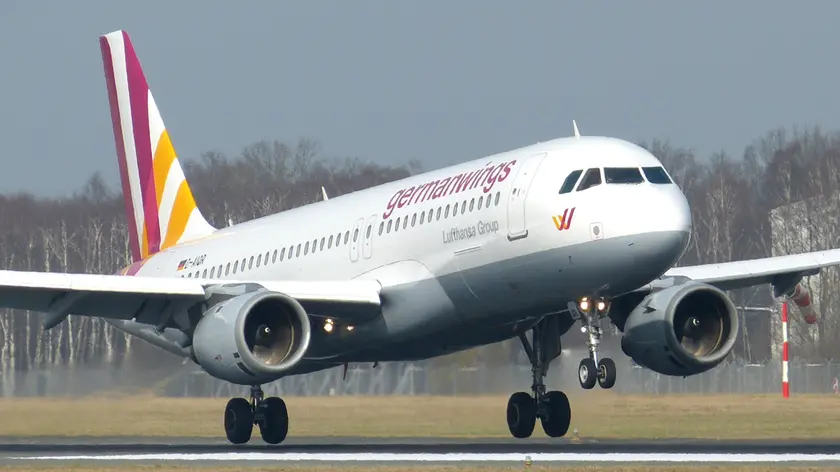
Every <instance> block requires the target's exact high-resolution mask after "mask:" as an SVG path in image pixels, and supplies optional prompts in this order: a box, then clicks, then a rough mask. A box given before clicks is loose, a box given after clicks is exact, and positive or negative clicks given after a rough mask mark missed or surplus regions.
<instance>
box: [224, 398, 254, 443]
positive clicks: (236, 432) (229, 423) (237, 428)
mask: <svg viewBox="0 0 840 472" xmlns="http://www.w3.org/2000/svg"><path fill="white" fill-rule="evenodd" d="M253 429H254V413H253V412H252V411H251V404H250V403H248V400H246V399H244V398H231V399H230V400H229V401H228V403H227V406H225V434H226V435H227V439H228V441H230V442H231V443H233V444H245V443H247V442H248V441H249V440H250V439H251V432H252V431H253Z"/></svg>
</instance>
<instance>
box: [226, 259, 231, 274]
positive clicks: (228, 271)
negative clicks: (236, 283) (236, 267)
mask: <svg viewBox="0 0 840 472" xmlns="http://www.w3.org/2000/svg"><path fill="white" fill-rule="evenodd" d="M228 274H230V262H228V263H227V265H226V266H225V275H228Z"/></svg>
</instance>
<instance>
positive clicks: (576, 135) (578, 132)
mask: <svg viewBox="0 0 840 472" xmlns="http://www.w3.org/2000/svg"><path fill="white" fill-rule="evenodd" d="M572 127H573V128H574V129H575V137H576V138H578V139H580V131H578V127H577V123H576V122H575V120H572Z"/></svg>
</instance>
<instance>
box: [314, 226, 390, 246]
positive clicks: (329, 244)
mask: <svg viewBox="0 0 840 472" xmlns="http://www.w3.org/2000/svg"><path fill="white" fill-rule="evenodd" d="M379 234H382V226H381V225H380V226H379ZM332 243H333V236H332V235H330V241H329V242H328V243H327V247H332Z"/></svg>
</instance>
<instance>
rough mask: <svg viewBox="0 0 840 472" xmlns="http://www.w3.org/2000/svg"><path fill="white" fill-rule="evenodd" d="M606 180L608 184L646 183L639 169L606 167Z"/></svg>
mask: <svg viewBox="0 0 840 472" xmlns="http://www.w3.org/2000/svg"><path fill="white" fill-rule="evenodd" d="M604 180H605V181H606V183H608V184H640V183H642V182H644V181H645V180H644V179H643V178H642V173H641V172H639V168H638V167H605V168H604Z"/></svg>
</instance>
